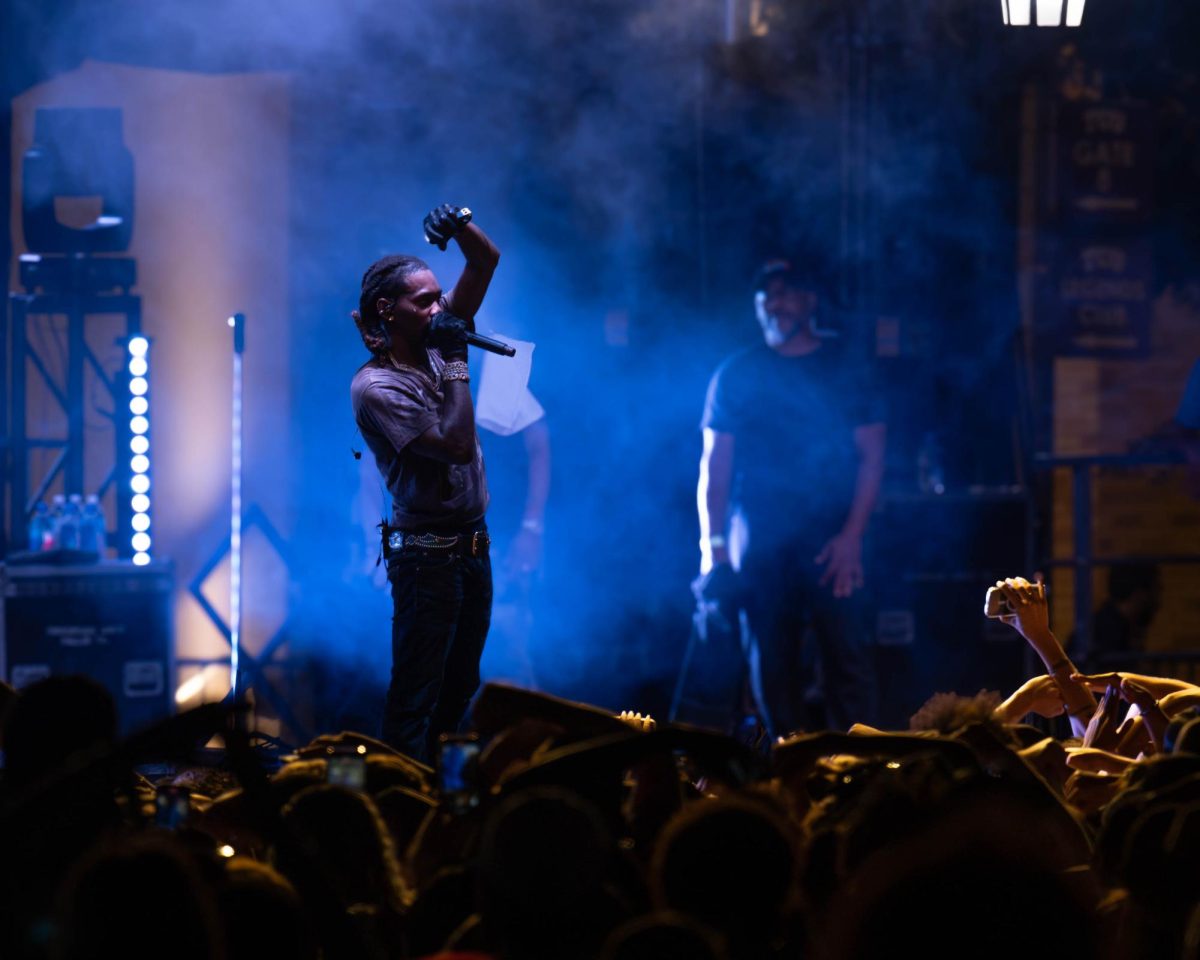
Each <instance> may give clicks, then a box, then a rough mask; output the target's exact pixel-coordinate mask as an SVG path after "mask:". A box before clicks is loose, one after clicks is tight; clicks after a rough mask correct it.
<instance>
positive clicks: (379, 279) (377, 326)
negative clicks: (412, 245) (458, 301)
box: [350, 254, 429, 357]
mask: <svg viewBox="0 0 1200 960" xmlns="http://www.w3.org/2000/svg"><path fill="white" fill-rule="evenodd" d="M428 269H429V265H428V264H427V263H425V261H424V260H421V259H420V258H419V257H412V256H409V255H408V254H392V255H390V256H387V257H382V258H380V259H379V260H376V261H375V262H374V263H373V264H371V265H370V266H369V267H367V272H366V273H364V274H363V278H362V293H361V294H360V295H359V298H358V309H357V310H355V311H354V312H353V313H351V314H350V316H352V317H353V318H354V325H355V326H356V327H358V335H359V336H360V337H362V342H363V344H364V345H365V346H366V348H367V349H368V350H370V351H371V353H373V354H374V355H375V356H377V357H380V356H383V355H384V354H385V353H387V351H388V346H389V344H390V340H391V338H390V337H389V336H388V330H387V327H386V325H385V324H384V320H383V317H381V316H380V315H379V312H378V311H377V310H376V309H375V304H376V303H377V302H378V300H379V298H380V297H391V298H394V297H397V296H399V295H400V294H401V293H403V292H404V282H405V281H406V280H407V279H408V278H409V277H411V276H412V275H413V274H414V273H417V272H418V271H420V270H428Z"/></svg>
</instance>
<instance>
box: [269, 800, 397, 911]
mask: <svg viewBox="0 0 1200 960" xmlns="http://www.w3.org/2000/svg"><path fill="white" fill-rule="evenodd" d="M283 822H284V824H285V826H286V827H287V828H288V829H289V830H290V831H291V832H292V834H293V835H294V836H295V838H296V840H297V846H299V847H301V848H302V849H304V851H305V852H306V853H308V854H310V855H311V856H312V857H313V858H315V860H316V862H317V865H318V866H319V867H320V870H321V873H322V875H323V876H324V877H325V878H326V880H327V882H328V883H329V884H330V885H331V886H332V887H333V892H334V893H335V894H336V895H337V896H338V897H340V899H341V900H342V903H343V904H344V905H345V906H346V907H350V906H353V905H355V904H368V905H373V906H376V907H379V908H381V909H385V910H398V909H399V908H400V906H401V904H402V903H403V901H404V889H403V885H402V881H401V877H400V866H399V863H398V862H397V860H396V853H395V848H394V847H393V845H392V838H391V835H390V834H389V833H388V831H387V827H386V826H385V825H384V823H383V819H382V818H381V817H380V816H379V811H378V809H376V807H375V804H374V802H373V801H372V800H371V798H370V797H367V796H365V795H363V794H361V793H357V792H355V791H353V790H348V789H346V788H345V787H338V786H333V785H331V784H321V785H320V786H315V787H307V788H306V789H304V790H301V791H300V792H299V793H298V794H296V796H294V797H293V798H292V799H291V800H289V801H288V802H287V804H286V805H285V806H284V808H283ZM276 858H277V864H276V865H277V866H278V867H279V869H280V871H281V872H282V873H283V874H284V875H285V876H286V877H288V878H289V879H290V880H292V882H294V883H296V884H297V886H298V887H300V888H301V889H303V888H304V884H303V880H302V878H303V877H304V876H305V874H306V871H307V870H308V869H310V867H311V865H310V864H307V863H301V862H298V861H297V860H296V857H295V852H294V850H292V849H291V848H284V849H280V850H277V851H276Z"/></svg>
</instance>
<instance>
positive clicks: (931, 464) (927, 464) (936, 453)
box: [917, 430, 946, 494]
mask: <svg viewBox="0 0 1200 960" xmlns="http://www.w3.org/2000/svg"><path fill="white" fill-rule="evenodd" d="M917 487H918V489H920V491H921V492H922V493H932V494H942V493H945V492H946V472H945V467H944V466H943V458H942V444H941V441H940V440H938V435H937V434H936V433H934V432H933V431H932V430H931V431H930V432H929V433H927V434H925V439H924V440H922V441H921V449H920V450H919V451H918V453H917Z"/></svg>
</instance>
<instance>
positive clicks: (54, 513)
mask: <svg viewBox="0 0 1200 960" xmlns="http://www.w3.org/2000/svg"><path fill="white" fill-rule="evenodd" d="M50 503H51V506H50V530H49V533H50V535H49V537H47V538H45V539H43V540H42V549H43V550H57V549H58V548H59V547H61V546H62V524H63V518H64V517H65V516H66V513H67V498H66V497H64V496H63V495H62V494H61V493H56V494H55V495H54V499H52V500H51V501H50Z"/></svg>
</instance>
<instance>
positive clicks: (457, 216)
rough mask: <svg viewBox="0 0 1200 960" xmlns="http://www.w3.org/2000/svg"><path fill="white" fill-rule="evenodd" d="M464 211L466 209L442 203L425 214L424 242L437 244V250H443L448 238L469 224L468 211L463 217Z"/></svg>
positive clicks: (469, 215)
mask: <svg viewBox="0 0 1200 960" xmlns="http://www.w3.org/2000/svg"><path fill="white" fill-rule="evenodd" d="M464 210H466V207H458V206H455V205H454V204H452V203H443V204H442V205H441V206H440V207H435V208H434V209H433V210H430V211H429V213H427V214H425V221H424V227H425V242H426V243H433V244H437V248H438V249H439V250H445V249H446V244H447V242H448V241H449V240H450V238H451V237H453V236H454V235H455V234H457V233H458V232H459V231H460V230H461V229H462V228H463V227H465V226H466V225H467V224H468V223H470V222H471V214H470V211H467V212H466V214H465V215H464V213H463V211H464Z"/></svg>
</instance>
